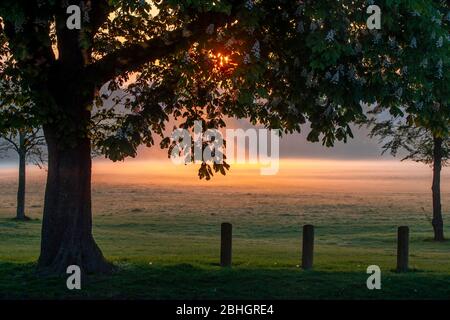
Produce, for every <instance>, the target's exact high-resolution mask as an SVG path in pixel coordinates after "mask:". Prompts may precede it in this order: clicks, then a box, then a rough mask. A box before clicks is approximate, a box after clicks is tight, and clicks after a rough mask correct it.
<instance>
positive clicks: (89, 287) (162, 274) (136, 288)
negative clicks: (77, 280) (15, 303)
mask: <svg viewBox="0 0 450 320" xmlns="http://www.w3.org/2000/svg"><path fill="white" fill-rule="evenodd" d="M35 267H36V265H35V264H34V263H25V264H21V263H10V262H0V299H151V300H162V299H169V300H170V299H189V300H192V299H205V300H209V299H286V300H297V299H448V297H449V294H450V274H441V273H428V272H420V273H417V272H408V273H405V274H397V273H394V272H387V271H386V272H385V273H383V274H382V290H368V289H367V287H366V280H367V277H368V276H369V275H367V274H365V273H363V272H328V271H307V272H305V271H302V270H300V269H298V268H278V269H277V268H270V269H269V268H249V267H246V268H240V267H236V268H223V269H222V268H220V267H212V266H209V265H199V266H197V265H190V264H172V265H169V264H167V265H157V264H153V265H148V264H143V263H127V265H126V266H120V265H119V271H118V272H117V273H115V274H113V275H110V276H105V275H97V276H94V275H89V276H87V277H85V278H83V279H82V289H81V290H72V291H71V290H68V289H67V287H66V278H65V277H46V278H42V277H39V276H38V275H37V274H36V273H35Z"/></svg>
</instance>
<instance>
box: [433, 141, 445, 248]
mask: <svg viewBox="0 0 450 320" xmlns="http://www.w3.org/2000/svg"><path fill="white" fill-rule="evenodd" d="M441 169H442V139H441V138H436V137H435V138H434V150H433V186H432V188H431V190H432V193H433V220H432V225H433V230H434V240H435V241H444V221H443V219H442V206H441Z"/></svg>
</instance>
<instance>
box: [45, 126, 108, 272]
mask: <svg viewBox="0 0 450 320" xmlns="http://www.w3.org/2000/svg"><path fill="white" fill-rule="evenodd" d="M44 132H45V136H46V140H47V144H48V157H49V159H48V176H47V187H46V191H45V205H44V217H43V224H42V239H41V254H40V257H39V263H38V267H39V269H40V270H41V271H44V272H47V273H56V274H64V273H65V272H66V269H67V267H68V266H69V265H78V266H79V267H80V268H81V270H82V272H83V273H108V272H110V271H112V265H111V264H110V263H108V262H107V261H106V260H105V258H104V257H103V255H102V252H101V251H100V249H99V247H98V246H97V244H96V243H95V240H94V237H93V235H92V212H91V146H90V141H89V139H87V138H85V139H81V140H79V142H78V143H77V146H75V147H67V146H61V144H60V143H59V139H58V138H57V135H55V134H54V132H53V131H52V130H51V129H48V128H44Z"/></svg>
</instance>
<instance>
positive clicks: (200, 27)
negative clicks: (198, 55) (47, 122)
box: [85, 12, 233, 86]
mask: <svg viewBox="0 0 450 320" xmlns="http://www.w3.org/2000/svg"><path fill="white" fill-rule="evenodd" d="M232 18H233V14H230V15H226V14H224V13H211V12H208V13H202V14H201V15H200V16H199V17H198V18H197V19H195V20H194V21H192V22H191V23H189V24H188V25H187V26H185V27H183V28H178V29H176V30H174V31H171V32H168V33H167V34H166V35H165V36H164V37H159V38H152V39H149V40H148V41H145V42H142V43H137V44H131V45H128V46H126V47H124V48H122V49H119V50H116V51H115V52H112V53H110V54H108V55H107V56H105V57H103V58H102V59H100V60H99V61H97V62H95V63H93V64H91V65H89V66H88V67H87V69H86V74H87V75H86V77H85V78H86V79H90V80H92V81H94V83H95V85H97V86H101V85H103V84H104V83H106V82H107V81H109V80H111V79H113V78H115V77H117V76H119V75H122V74H124V73H126V72H133V71H137V70H138V69H139V68H140V67H142V66H143V65H144V64H146V63H148V62H152V61H155V60H157V59H161V58H163V57H165V56H167V55H170V54H174V53H176V52H179V51H181V50H187V49H188V48H189V47H190V46H191V45H192V44H193V43H195V42H199V41H201V40H202V39H203V38H204V37H205V36H206V35H207V34H206V29H207V27H208V26H209V25H211V24H214V25H215V26H216V27H217V26H221V25H224V24H225V23H227V22H229V21H231V20H232Z"/></svg>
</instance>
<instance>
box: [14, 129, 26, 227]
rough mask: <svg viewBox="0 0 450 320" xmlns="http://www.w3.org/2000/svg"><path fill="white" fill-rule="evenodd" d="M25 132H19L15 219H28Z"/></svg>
mask: <svg viewBox="0 0 450 320" xmlns="http://www.w3.org/2000/svg"><path fill="white" fill-rule="evenodd" d="M24 144H25V134H23V133H20V134H19V187H18V189H17V212H16V220H21V221H25V220H28V219H27V217H26V216H25V183H26V171H25V170H26V150H25V145H24Z"/></svg>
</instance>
